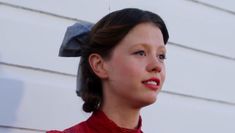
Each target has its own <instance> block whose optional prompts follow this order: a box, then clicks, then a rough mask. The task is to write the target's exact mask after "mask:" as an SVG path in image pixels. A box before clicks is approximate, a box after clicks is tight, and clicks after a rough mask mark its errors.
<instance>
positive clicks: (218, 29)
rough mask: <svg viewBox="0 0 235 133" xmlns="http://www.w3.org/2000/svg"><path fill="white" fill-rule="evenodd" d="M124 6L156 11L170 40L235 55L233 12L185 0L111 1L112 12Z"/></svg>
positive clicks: (231, 55)
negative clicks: (162, 19)
mask: <svg viewBox="0 0 235 133" xmlns="http://www.w3.org/2000/svg"><path fill="white" fill-rule="evenodd" d="M223 2H224V1H223ZM125 7H138V8H142V9H147V10H151V11H153V12H156V13H158V14H159V15H160V16H162V17H163V18H164V19H165V20H166V24H167V26H168V28H169V33H170V41H172V42H175V43H180V44H182V45H186V46H189V47H193V48H197V49H201V50H205V51H210V52H214V53H217V54H221V55H225V56H230V57H233V58H235V53H234V51H235V45H232V44H234V43H235V40H234V39H233V38H234V37H233V36H234V34H235V25H234V24H235V17H234V15H231V14H228V13H225V12H221V11H219V10H215V9H212V8H208V7H206V6H203V5H200V4H196V3H194V2H191V1H185V0H159V1H155V0H148V2H146V1H145V0H135V1H132V0H129V1H127V0H119V1H115V0H111V5H110V8H111V10H112V11H113V10H117V9H121V8H125Z"/></svg>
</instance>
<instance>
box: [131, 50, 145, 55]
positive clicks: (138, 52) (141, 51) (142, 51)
mask: <svg viewBox="0 0 235 133" xmlns="http://www.w3.org/2000/svg"><path fill="white" fill-rule="evenodd" d="M134 54H135V55H139V56H146V53H145V51H144V50H139V51H136V52H134Z"/></svg>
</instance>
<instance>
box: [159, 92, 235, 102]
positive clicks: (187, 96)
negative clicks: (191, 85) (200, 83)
mask: <svg viewBox="0 0 235 133" xmlns="http://www.w3.org/2000/svg"><path fill="white" fill-rule="evenodd" d="M161 92H162V93H165V94H170V95H176V96H181V97H185V98H191V99H196V100H202V101H207V102H213V103H217V104H224V105H229V106H235V103H233V102H228V101H224V100H217V99H212V98H205V97H200V96H195V95H189V94H182V93H178V92H173V91H166V90H162V91H161Z"/></svg>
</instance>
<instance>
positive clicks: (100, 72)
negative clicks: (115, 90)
mask: <svg viewBox="0 0 235 133" xmlns="http://www.w3.org/2000/svg"><path fill="white" fill-rule="evenodd" d="M89 63H90V66H91V68H92V70H93V72H94V73H95V74H96V75H97V76H98V77H100V78H101V79H105V78H107V77H108V74H107V70H106V69H105V62H104V60H103V58H102V57H101V56H100V55H99V54H95V53H93V54H91V55H90V56H89Z"/></svg>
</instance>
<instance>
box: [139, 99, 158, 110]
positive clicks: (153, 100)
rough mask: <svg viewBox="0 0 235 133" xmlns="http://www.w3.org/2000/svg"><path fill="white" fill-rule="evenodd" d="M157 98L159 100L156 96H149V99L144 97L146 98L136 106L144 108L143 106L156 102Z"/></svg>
mask: <svg viewBox="0 0 235 133" xmlns="http://www.w3.org/2000/svg"><path fill="white" fill-rule="evenodd" d="M156 100H157V99H156V97H154V98H151V97H148V99H144V100H141V101H139V102H138V105H136V107H137V108H143V107H146V106H149V105H151V104H153V103H155V102H156Z"/></svg>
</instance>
